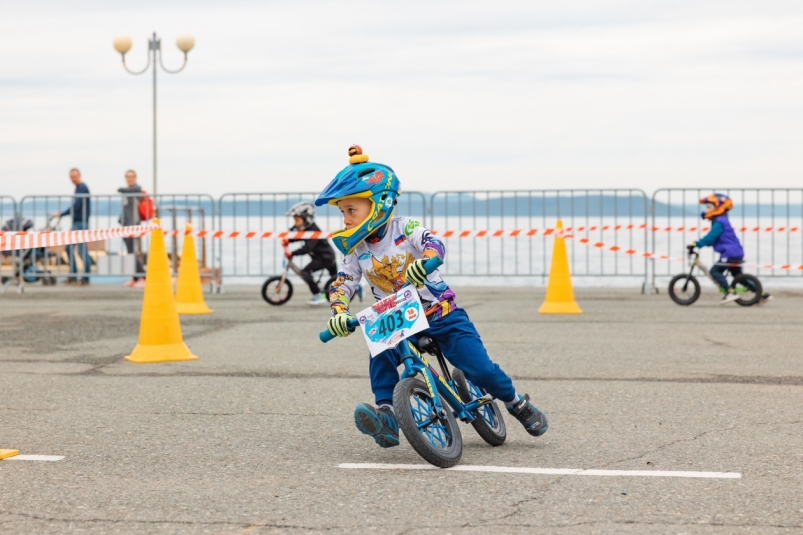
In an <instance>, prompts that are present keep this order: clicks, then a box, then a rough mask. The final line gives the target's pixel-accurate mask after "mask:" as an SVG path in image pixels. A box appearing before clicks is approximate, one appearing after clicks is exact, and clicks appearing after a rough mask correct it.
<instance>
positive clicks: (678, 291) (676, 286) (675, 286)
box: [669, 273, 700, 306]
mask: <svg viewBox="0 0 803 535" xmlns="http://www.w3.org/2000/svg"><path fill="white" fill-rule="evenodd" d="M686 279H688V280H689V283H688V285H687V284H686ZM669 297H671V298H672V301H674V302H675V303H677V304H679V305H683V306H689V305H691V304H692V303H694V302H695V301H697V299H699V298H700V283H699V282H697V279H696V278H695V277H694V275H692V276H689V275H687V274H686V273H681V274H680V275H675V276H674V277H672V280H671V281H669Z"/></svg>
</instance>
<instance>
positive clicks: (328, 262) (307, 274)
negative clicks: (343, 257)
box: [283, 201, 337, 305]
mask: <svg viewBox="0 0 803 535" xmlns="http://www.w3.org/2000/svg"><path fill="white" fill-rule="evenodd" d="M287 215H289V216H292V217H293V226H292V227H290V230H295V231H310V232H314V231H316V230H317V231H320V230H321V229H320V228H318V225H316V224H315V207H314V206H313V205H312V203H309V202H306V201H302V202H299V203H296V204H294V205H293V206H292V207H290V210H288V211H287ZM296 241H303V242H304V245H303V246H301V247H299V248H298V249H296V250H294V251H287V252H286V253H285V256H286V257H287V258H288V259H290V258H292V257H294V256H301V255H305V254H308V255H310V258H311V260H310V263H309V264H307V265H306V266H305V267H304V269H302V270H301V278H302V279H304V282H306V283H307V286H309V291H310V292H312V298H310V300H309V301H307V303H308V304H310V305H323V304H326V303H328V302H329V299H327V297H326V295H325V294H324V293H323V292H322V291H321V288H319V287H318V283H317V282H315V278H314V277H313V276H312V274H313V272H315V271H320V270H322V269H326V270H327V271H329V275H331V276H334V275H335V273H337V262H336V261H335V252H334V251H333V250H332V246H331V245H329V242H328V241H326V239H320V240H288V239H285V240H284V242H283V245H285V246H287V245H288V244H290V243H292V242H296ZM325 291H327V292H328V291H329V289H328V288H326V289H325Z"/></svg>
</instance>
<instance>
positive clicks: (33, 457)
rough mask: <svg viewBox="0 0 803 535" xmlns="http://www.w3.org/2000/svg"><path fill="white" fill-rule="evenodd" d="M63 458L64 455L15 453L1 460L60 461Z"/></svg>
mask: <svg viewBox="0 0 803 535" xmlns="http://www.w3.org/2000/svg"><path fill="white" fill-rule="evenodd" d="M63 458H64V455H15V456H14V457H9V458H8V459H3V461H50V462H54V461H60V460H62V459H63Z"/></svg>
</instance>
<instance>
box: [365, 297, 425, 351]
mask: <svg viewBox="0 0 803 535" xmlns="http://www.w3.org/2000/svg"><path fill="white" fill-rule="evenodd" d="M357 319H358V320H359V322H360V326H361V327H362V333H363V335H364V336H365V341H366V343H367V344H368V350H369V351H370V352H371V357H375V356H377V355H378V354H380V353H382V352H383V351H385V350H387V349H390V348H393V347H396V346H397V345H399V342H401V341H402V340H404V339H405V338H409V337H410V336H412V335H414V334H415V333H417V332H421V331H423V330H424V329H427V328H429V322H428V321H427V317H426V316H425V315H424V312H423V306H422V305H421V298H420V297H419V296H418V292H416V291H415V290H414V289H413V288H412V287H409V286H408V287H407V288H402V289H401V290H399V291H398V292H396V294H395V295H389V296H387V297H386V298H384V299H382V300H381V301H378V302H377V303H375V304H374V305H373V306H371V307H369V308H366V309H365V310H363V311H362V312H359V313H358V314H357Z"/></svg>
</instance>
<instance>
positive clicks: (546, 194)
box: [0, 188, 803, 288]
mask: <svg viewBox="0 0 803 535" xmlns="http://www.w3.org/2000/svg"><path fill="white" fill-rule="evenodd" d="M713 191H718V192H722V193H725V194H727V195H729V196H730V197H731V198H732V199H733V200H734V203H735V207H734V209H733V210H732V211H731V212H730V214H729V215H730V220H731V223H732V225H733V227H734V229H736V230H737V234H738V235H739V238H740V240H741V241H742V244H743V246H744V248H745V251H746V256H745V260H746V261H747V262H750V263H754V264H758V267H755V268H753V267H751V268H749V271H751V272H753V273H755V274H757V275H759V276H761V277H787V278H800V277H801V276H803V271H801V270H796V269H795V270H785V269H779V268H778V267H775V268H767V267H764V266H766V265H769V264H772V265H774V266H780V265H793V266H798V265H801V264H803V189H791V188H787V189H780V188H776V189H762V188H751V189H747V188H741V189H734V188H723V189H709V188H697V189H660V190H657V191H656V192H655V193H654V195H653V196H652V198H651V199H648V198H647V196H646V195H645V194H644V192H643V191H641V190H638V189H594V190H587V189H586V190H524V191H501V190H498V191H457V192H445V191H442V192H436V193H434V194H433V195H431V196H425V195H424V194H422V193H420V192H404V194H403V195H402V196H401V197H400V198H399V205H398V207H397V214H398V215H403V216H412V217H416V218H418V219H421V220H422V221H423V222H424V223H425V224H426V225H427V226H428V227H429V228H431V229H433V230H436V231H439V232H440V233H441V236H442V233H443V232H444V231H448V230H451V231H458V235H459V231H464V230H475V231H476V230H489V231H497V230H504V231H511V230H515V229H527V230H529V229H538V230H539V232H537V233H535V235H534V236H526V235H525V234H522V235H520V236H518V237H510V236H507V237H492V236H491V235H490V234H489V235H488V236H485V237H476V236H475V235H472V236H469V237H464V238H461V237H457V235H455V236H452V237H448V238H446V237H443V236H442V239H444V241H445V242H446V246H447V254H448V256H449V261H448V262H447V263H446V265H445V267H444V268H443V270H444V273H445V274H448V275H452V276H466V277H540V278H541V279H542V280H545V279H546V277H547V276H548V273H549V260H550V255H551V247H552V242H551V240H545V239H544V238H543V230H544V229H547V228H552V227H554V226H555V221H556V220H557V219H562V220H563V224H564V227H565V228H570V229H571V232H572V234H573V235H574V236H575V238H588V239H589V240H591V242H592V243H596V242H603V243H605V244H606V245H617V246H619V247H621V248H622V249H633V250H637V251H652V252H654V253H656V254H661V255H667V256H669V257H672V258H678V257H682V256H683V254H684V251H685V249H684V246H685V245H686V244H687V243H689V242H691V241H694V240H696V239H699V238H700V237H701V236H702V235H703V234H704V231H703V230H702V229H703V227H705V226H707V224H706V223H705V222H703V221H701V220H700V217H699V213H700V212H701V211H702V210H703V207H702V206H701V205H700V204H699V202H698V201H699V199H700V198H701V197H702V196H704V195H707V194H709V193H711V192H713ZM316 196H317V194H316V193H312V192H308V193H304V192H301V193H227V194H225V195H223V196H221V197H220V198H219V199H218V200H214V199H213V198H212V197H211V196H209V195H205V194H197V195H186V194H185V195H159V196H157V197H156V198H155V199H154V201H155V205H156V208H157V210H158V214H159V215H160V216H161V218H162V224H163V227H164V228H165V229H166V230H178V231H182V230H183V229H184V226H185V224H186V223H187V222H190V221H192V222H193V224H194V225H193V227H194V229H195V230H209V231H215V230H223V231H225V232H226V233H229V232H232V231H235V232H236V231H239V232H241V233H243V234H244V233H246V232H255V233H256V236H255V237H253V238H251V239H248V238H245V237H243V236H242V235H241V236H240V237H238V238H233V239H232V238H225V237H224V238H221V239H213V238H212V237H211V236H210V237H207V238H203V239H201V238H196V240H197V242H196V250H197V251H199V263H200V264H201V270H202V278H203V279H204V283H209V284H210V285H212V287H213V288H214V287H215V286H217V285H219V284H222V281H223V278H224V277H225V278H228V279H239V280H248V279H249V278H251V279H253V280H251V282H256V281H257V280H262V279H263V278H265V277H267V276H270V275H273V274H276V273H279V272H281V271H282V269H283V266H282V264H283V261H284V257H283V255H282V247H281V243H280V241H279V240H276V239H260V237H259V236H260V235H261V234H262V233H263V232H268V231H269V232H274V233H277V232H282V231H285V230H287V229H288V228H289V227H290V226H291V225H292V222H291V221H290V218H289V217H287V216H286V215H285V213H286V212H287V210H288V209H289V208H290V207H291V206H292V205H293V204H295V203H296V202H299V201H302V200H304V201H310V202H311V201H313V200H314V199H315V198H316ZM78 197H79V198H83V199H85V201H82V202H87V203H89V204H90V207H91V215H90V217H89V220H88V222H87V223H88V227H89V228H110V227H115V226H118V225H119V217H120V214H121V209H122V202H123V201H124V200H125V199H126V198H128V197H137V196H136V195H122V194H115V195H88V196H78ZM75 198H76V197H75V196H74V195H33V196H27V197H23V198H22V199H21V200H20V201H19V202H16V201H15V200H14V199H13V198H11V197H8V196H0V224H3V223H5V222H6V221H8V220H10V219H14V218H16V217H22V218H30V219H32V220H33V222H34V230H43V229H44V228H45V227H46V225H47V222H48V217H49V216H50V215H51V214H52V213H53V212H65V211H66V213H67V216H66V218H67V219H65V220H62V224H61V229H62V230H68V229H69V228H70V225H71V219H70V215H71V208H70V207H71V206H72V205H73V202H74V200H75ZM316 220H317V222H318V225H319V226H320V228H321V229H323V230H325V231H331V230H334V229H338V228H341V227H342V216H341V214H340V213H339V211H338V210H337V209H336V208H334V207H331V206H325V207H321V208H318V210H317V214H316ZM692 227H693V228H694V230H690V228H692ZM179 234H181V233H180V232H179ZM210 235H211V233H210ZM182 239H183V236H182V238H181V239H179V238H178V237H172V236H171V237H168V238H167V245H168V252H169V255H170V259H171V265H172V268H173V271H174V274H175V272H176V271H177V267H178V262H179V260H180V247H181V240H182ZM147 246H148V237H147V236H146V237H143V238H142V239H140V240H137V245H136V248H135V250H134V253H135V254H134V255H129V254H127V251H126V247H125V246H124V244H123V240H119V239H118V240H106V241H105V242H96V243H91V244H88V246H87V248H88V256H89V258H90V260H89V264H90V276H91V277H106V278H109V279H113V278H114V277H117V278H119V279H120V280H124V279H125V278H127V277H131V276H135V275H140V276H142V275H143V273H141V272H140V273H137V272H136V265H137V264H136V262H135V260H134V256H138V257H139V258H140V259H142V260H145V259H146V255H147V249H148V247H147ZM567 246H568V247H569V251H570V255H569V256H570V263H571V270H572V275H573V276H576V277H633V278H638V279H640V280H642V281H649V282H651V284H652V286H653V287H654V286H655V284H656V277H665V276H671V275H673V274H675V273H677V272H680V271H682V269H683V267H682V266H680V265H679V263H678V262H672V261H665V260H649V261H648V260H646V259H644V258H643V257H641V256H638V255H629V256H627V255H622V254H614V253H611V252H610V251H608V250H605V248H596V247H592V246H589V245H584V244H581V243H580V242H579V240H578V239H575V240H568V241H567ZM75 247H76V248H77V247H79V246H75ZM73 256H74V257H77V260H76V264H78V265H77V266H76V267H75V269H74V270H71V268H70V266H69V264H70V254H69V251H68V249H67V248H66V247H59V248H51V249H37V250H33V251H17V252H13V253H11V254H3V255H0V275H2V276H3V278H4V279H6V280H8V279H9V278H13V277H14V275H17V274H20V273H22V275H24V279H23V281H21V282H22V283H24V282H29V283H33V282H38V281H43V282H44V281H49V280H52V278H53V277H58V278H63V277H76V276H77V277H81V276H82V275H83V268H82V266H81V265H80V264H81V263H82V256H83V255H82V254H81V252H80V251H78V250H77V254H75V255H73ZM713 260H714V257H713V255H712V256H711V257H710V258H708V257H705V258H704V261H709V262H713ZM20 269H22V270H23V272H20ZM26 269H27V271H25V270H26ZM73 271H74V272H73Z"/></svg>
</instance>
